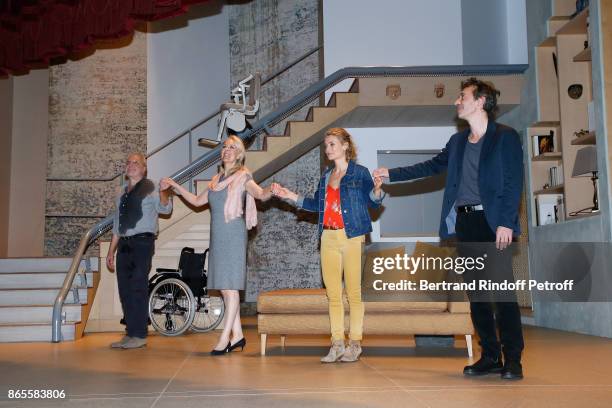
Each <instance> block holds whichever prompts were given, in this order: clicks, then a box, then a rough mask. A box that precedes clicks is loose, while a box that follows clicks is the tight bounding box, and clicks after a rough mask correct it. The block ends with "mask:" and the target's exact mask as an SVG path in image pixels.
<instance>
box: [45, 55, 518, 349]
mask: <svg viewBox="0 0 612 408" xmlns="http://www.w3.org/2000/svg"><path fill="white" fill-rule="evenodd" d="M527 67H528V65H524V64H521V65H460V66H455V65H451V66H422V67H347V68H342V69H340V70H338V71H336V72H334V73H333V74H331V75H329V76H328V77H326V78H324V79H322V80H320V81H318V82H317V83H315V84H313V85H311V86H309V87H308V88H306V89H305V90H304V91H302V92H300V93H299V94H297V95H296V96H294V97H293V98H291V99H290V100H289V101H287V102H285V103H282V104H281V105H280V106H279V107H278V108H277V109H276V110H274V111H273V112H270V113H268V114H267V115H265V116H264V117H263V118H261V119H259V120H258V121H257V122H256V123H254V124H253V126H252V128H251V129H248V130H247V131H245V132H243V133H241V134H240V137H241V138H242V139H243V140H244V141H246V142H248V141H249V140H251V139H253V138H254V137H256V136H257V135H259V134H260V133H267V132H268V130H269V129H270V128H271V127H273V126H275V125H277V124H278V123H280V122H282V121H283V120H284V119H286V118H288V117H289V116H291V115H292V114H294V113H295V112H297V111H299V110H300V109H302V108H303V107H305V106H306V105H308V104H309V103H310V102H312V101H314V100H316V99H317V98H319V97H320V96H321V95H323V94H324V93H325V91H327V90H329V89H330V88H332V87H333V86H335V85H337V84H338V83H340V82H342V81H344V80H346V79H357V78H372V77H436V76H498V75H522V74H523V72H525V70H526V69H527ZM262 82H263V81H262ZM221 147H222V146H221V145H218V146H217V147H215V148H214V149H212V150H210V151H208V152H206V153H205V154H203V155H202V156H200V157H199V158H198V159H196V160H195V161H193V162H192V163H190V164H189V165H188V166H186V167H185V168H183V169H181V170H179V171H177V172H176V173H174V174H173V175H172V176H171V178H172V179H173V180H175V181H176V182H177V183H179V184H182V183H184V182H186V181H188V180H190V179H192V178H193V177H195V176H196V175H198V174H199V173H201V172H202V171H204V170H206V169H207V168H209V167H211V166H212V165H214V164H215V163H217V162H218V161H219V157H220V151H221ZM112 222H113V217H112V215H109V216H107V217H106V218H104V219H103V220H102V221H100V222H99V223H98V224H96V225H95V226H93V227H92V228H91V229H90V230H89V231H87V232H86V233H85V234H84V235H83V237H82V238H81V241H80V243H79V247H78V249H77V250H76V252H75V254H74V258H73V260H72V265H71V267H70V270H69V272H68V274H67V275H66V278H65V279H64V284H63V286H62V289H61V290H60V293H59V294H58V296H57V299H56V301H55V304H54V306H53V321H52V342H54V343H57V342H60V341H61V311H62V306H63V302H64V300H65V299H66V294H67V293H68V291H69V289H70V287H71V286H72V282H73V280H74V277H75V276H76V274H77V271H78V266H79V263H80V260H81V258H82V257H83V255H84V254H85V251H86V250H87V248H88V247H89V246H90V245H91V244H93V243H94V242H95V241H96V240H97V239H98V238H100V237H101V236H102V235H103V234H104V233H106V232H107V231H109V230H110V229H111V227H112Z"/></svg>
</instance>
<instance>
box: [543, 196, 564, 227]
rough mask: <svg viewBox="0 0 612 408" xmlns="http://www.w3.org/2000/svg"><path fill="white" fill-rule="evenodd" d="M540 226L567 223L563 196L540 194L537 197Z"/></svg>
mask: <svg viewBox="0 0 612 408" xmlns="http://www.w3.org/2000/svg"><path fill="white" fill-rule="evenodd" d="M536 211H537V221H538V225H549V224H556V223H558V222H562V221H565V208H564V203H563V194H540V195H538V196H537V197H536Z"/></svg>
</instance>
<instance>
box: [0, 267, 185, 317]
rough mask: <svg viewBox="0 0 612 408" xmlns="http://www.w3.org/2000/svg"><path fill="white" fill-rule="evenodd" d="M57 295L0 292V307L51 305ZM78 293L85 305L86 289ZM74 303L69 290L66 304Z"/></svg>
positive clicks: (35, 291)
mask: <svg viewBox="0 0 612 408" xmlns="http://www.w3.org/2000/svg"><path fill="white" fill-rule="evenodd" d="M177 262H178V261H177ZM58 293H59V289H58V288H55V289H5V290H0V306H22V305H52V304H53V303H55V298H56V297H57V295H58ZM78 293H79V300H80V302H81V304H85V303H87V289H85V288H81V289H78ZM75 303H76V302H75V301H74V293H73V291H72V290H70V291H68V295H67V296H66V304H75Z"/></svg>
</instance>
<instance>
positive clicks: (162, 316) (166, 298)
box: [149, 247, 225, 336]
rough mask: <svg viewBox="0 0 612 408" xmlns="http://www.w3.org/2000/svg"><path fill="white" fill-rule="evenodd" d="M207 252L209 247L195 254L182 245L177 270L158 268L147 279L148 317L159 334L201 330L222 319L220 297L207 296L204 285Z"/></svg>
mask: <svg viewBox="0 0 612 408" xmlns="http://www.w3.org/2000/svg"><path fill="white" fill-rule="evenodd" d="M207 255H208V249H207V250H206V251H204V253H202V254H196V253H195V251H194V249H193V248H188V247H185V248H183V249H182V251H181V256H180V259H179V265H178V269H166V268H157V270H156V273H155V274H154V275H153V276H151V277H150V278H149V320H150V323H151V325H152V326H153V328H154V329H155V330H156V331H157V332H159V333H160V334H162V335H164V336H178V335H180V334H182V333H184V332H185V331H186V330H188V329H191V330H192V331H194V332H199V333H204V332H208V331H211V330H213V329H215V328H216V327H217V326H219V324H220V323H221V321H222V320H223V315H224V314H225V303H224V302H223V298H222V297H220V296H210V295H209V294H208V289H207V288H206V281H207V273H206V269H205V267H204V266H205V263H206V256H207Z"/></svg>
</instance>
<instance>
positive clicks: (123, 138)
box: [45, 32, 147, 256]
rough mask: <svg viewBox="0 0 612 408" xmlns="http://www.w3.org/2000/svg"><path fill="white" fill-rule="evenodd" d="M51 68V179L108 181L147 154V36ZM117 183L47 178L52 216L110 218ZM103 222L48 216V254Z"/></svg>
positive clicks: (68, 250) (67, 248) (66, 251)
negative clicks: (133, 157)
mask: <svg viewBox="0 0 612 408" xmlns="http://www.w3.org/2000/svg"><path fill="white" fill-rule="evenodd" d="M103 48H104V49H100V48H99V49H98V50H97V51H96V52H95V53H94V54H93V55H91V56H88V57H86V58H83V59H80V60H76V61H69V62H67V63H65V64H62V65H55V66H53V67H51V68H50V70H49V71H50V83H49V87H50V96H49V139H48V147H49V153H48V164H47V166H48V167H47V174H48V177H53V178H63V177H79V178H105V177H111V176H113V175H114V174H115V173H117V172H118V171H120V170H121V169H122V168H123V163H124V162H125V158H126V155H127V154H128V153H129V152H131V151H142V152H145V151H146V142H147V139H146V131H147V87H146V80H147V72H146V66H147V57H146V37H145V34H143V33H140V32H136V33H135V35H134V36H133V39H129V38H128V39H121V40H119V41H118V42H116V43H113V42H109V43H106V44H105V46H104V47H103ZM117 186H118V182H110V183H109V182H65V181H60V182H47V200H46V201H47V202H46V208H47V209H46V212H47V214H55V215H57V214H60V215H61V214H72V215H106V214H108V212H109V211H110V210H111V208H112V197H113V196H114V194H115V191H116V189H117ZM97 221H99V219H96V218H81V217H76V218H63V217H48V218H47V221H46V228H45V255H47V256H63V255H72V254H73V252H74V250H75V248H76V246H77V245H78V242H79V239H80V237H81V235H82V234H83V233H84V232H85V231H86V230H87V229H88V228H89V227H90V226H92V225H93V224H95V223H96V222H97Z"/></svg>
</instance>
